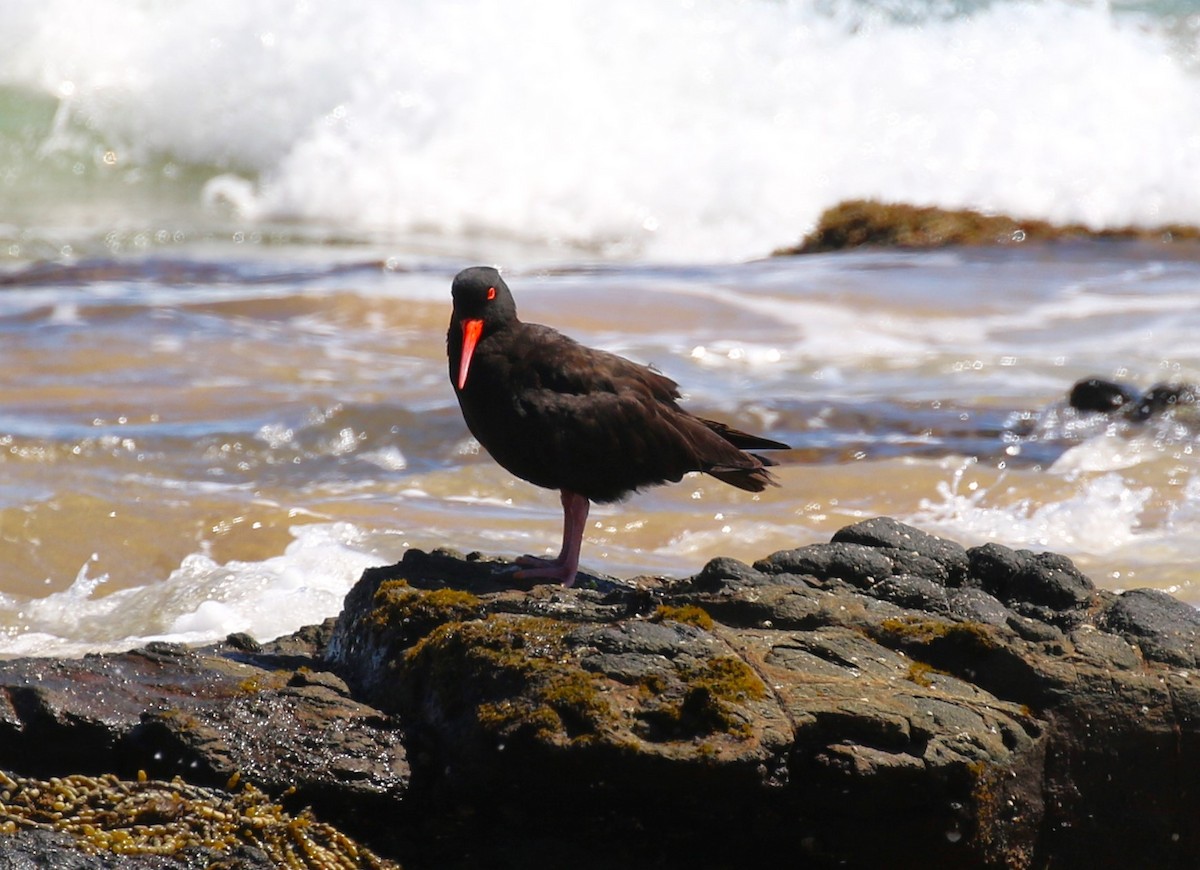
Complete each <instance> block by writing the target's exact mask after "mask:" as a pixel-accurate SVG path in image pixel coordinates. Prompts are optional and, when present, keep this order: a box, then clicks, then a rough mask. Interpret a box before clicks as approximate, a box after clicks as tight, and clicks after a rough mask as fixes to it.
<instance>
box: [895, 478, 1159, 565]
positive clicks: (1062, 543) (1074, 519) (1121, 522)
mask: <svg viewBox="0 0 1200 870" xmlns="http://www.w3.org/2000/svg"><path fill="white" fill-rule="evenodd" d="M969 464H970V463H968V464H967V465H964V466H963V467H961V468H959V469H958V470H957V471H955V473H954V474H953V475H952V477H951V478H950V480H949V481H946V482H943V483H941V484H939V485H938V496H939V499H940V500H938V499H927V500H924V501H923V502H922V504H921V507H920V510H918V511H917V512H916V513H915V514H914V515H913V516H912V517H910V518H908V519H907V521H908V522H911V523H912V524H914V525H917V526H919V527H921V528H923V529H927V530H929V531H933V532H935V533H939V534H944V535H946V536H947V537H949V538H951V539H953V540H958V541H961V542H964V543H969V544H974V543H983V542H985V541H999V542H1001V543H1007V544H1009V545H1010V546H1011V545H1013V542H1021V545H1022V546H1026V547H1033V548H1038V549H1048V550H1053V551H1055V552H1060V553H1065V554H1067V555H1076V554H1079V553H1081V552H1086V553H1091V554H1095V553H1104V552H1112V551H1114V550H1117V549H1120V548H1122V547H1125V546H1128V545H1129V544H1130V543H1131V541H1133V540H1134V539H1135V537H1136V536H1138V535H1139V534H1140V531H1139V528H1138V526H1139V523H1140V521H1141V519H1142V514H1143V511H1144V509H1145V507H1146V505H1147V502H1148V501H1149V500H1150V498H1151V495H1152V490H1151V488H1150V487H1131V486H1130V485H1129V482H1128V481H1126V480H1125V479H1124V478H1122V477H1121V475H1119V474H1116V473H1108V474H1100V475H1093V476H1088V477H1085V478H1081V479H1080V480H1079V485H1078V486H1077V487H1076V488H1074V489H1072V490H1071V492H1070V494H1069V495H1066V496H1064V497H1061V498H1058V499H1055V500H1049V501H1045V502H1035V501H1034V500H1033V499H1032V498H1025V499H1020V500H1019V501H1018V502H1017V503H1016V504H1005V503H1003V502H1002V501H1000V500H997V499H996V496H997V494H1002V493H1003V492H1004V490H1005V489H1006V488H1007V486H1008V484H1007V481H1006V480H1005V479H1004V477H1003V476H1002V477H1001V478H1000V479H999V480H997V481H996V482H995V483H993V484H992V485H991V486H977V485H975V484H973V483H968V482H967V476H966V474H965V472H966V470H967V468H968V467H969Z"/></svg>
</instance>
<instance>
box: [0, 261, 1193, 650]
mask: <svg viewBox="0 0 1200 870" xmlns="http://www.w3.org/2000/svg"><path fill="white" fill-rule="evenodd" d="M235 251H236V254H237V255H235V254H234V252H235ZM373 253H374V252H372V251H370V250H368V249H366V248H361V249H357V250H330V249H328V248H324V247H317V248H313V247H307V246H302V247H296V248H294V249H289V248H275V249H267V248H261V247H260V248H257V249H254V250H253V251H252V252H251V256H245V255H244V254H243V251H242V249H235V248H233V247H232V246H230V247H229V248H227V249H226V250H225V251H224V252H216V255H215V256H214V249H211V248H205V249H203V250H190V249H187V248H184V249H183V250H181V251H179V252H178V255H176V256H172V257H171V258H169V259H168V258H165V257H162V256H154V257H145V258H115V259H108V260H96V261H92V262H87V263H78V262H76V263H63V264H49V263H38V264H31V265H28V266H25V267H23V268H18V269H13V270H10V271H9V272H7V273H6V274H5V276H4V278H3V280H4V283H5V288H4V291H3V293H2V294H0V333H2V334H3V336H4V340H3V342H2V344H0V433H2V434H0V447H2V451H0V464H2V465H3V469H4V475H5V480H6V483H7V486H6V487H5V489H4V493H3V495H0V566H3V567H0V625H2V626H3V641H2V642H0V650H3V651H4V652H7V653H10V654H11V653H18V652H53V651H57V650H62V649H73V648H102V647H109V646H117V647H120V646H124V645H128V644H129V643H130V639H140V638H146V637H153V636H168V637H176V638H181V639H202V638H210V637H214V636H221V635H223V634H225V633H227V632H230V631H239V630H245V631H249V632H251V633H253V634H255V635H258V636H261V637H268V636H272V635H274V634H278V633H280V632H283V631H287V630H290V629H291V628H294V627H296V626H298V625H300V624H303V623H304V622H306V621H307V622H310V621H314V620H319V619H321V618H324V617H325V616H328V615H332V614H334V613H336V612H337V610H338V608H339V605H340V599H341V596H342V595H343V594H344V593H345V592H346V591H347V590H348V588H349V586H350V584H351V583H352V582H353V581H354V579H356V577H357V575H358V573H359V572H361V570H362V569H363V568H364V567H366V566H368V565H371V564H383V563H386V562H390V561H393V560H395V559H397V558H399V557H400V555H402V553H403V551H404V549H405V548H406V547H409V546H416V547H421V548H424V549H429V548H433V547H438V546H452V547H456V548H459V549H463V550H474V549H478V550H481V551H484V552H487V553H494V554H501V555H509V556H512V555H517V554H520V553H523V552H535V553H545V552H550V553H552V552H554V551H555V550H556V547H557V543H558V536H559V532H560V529H559V523H560V513H559V505H558V500H557V498H556V496H555V494H554V493H550V492H546V491H542V490H538V489H536V488H535V487H532V486H530V485H528V484H526V483H524V482H521V481H518V480H514V479H513V478H511V477H510V476H509V475H508V474H506V473H505V472H504V471H503V470H502V469H500V468H499V467H498V466H496V465H495V464H494V463H493V462H492V461H491V460H490V459H489V458H488V457H487V456H486V454H483V453H481V452H480V451H479V448H478V446H477V445H476V444H475V443H474V442H473V441H472V440H471V439H470V438H469V437H468V434H467V432H466V430H465V427H464V425H463V423H462V421H461V418H460V415H459V412H458V409H457V406H456V404H455V401H454V398H453V393H452V390H451V389H450V386H449V382H448V378H447V373H446V362H445V339H444V336H445V324H446V322H447V320H448V315H449V289H448V288H449V281H450V278H451V277H452V275H453V273H454V272H455V271H456V270H457V268H458V267H459V266H460V265H462V264H461V263H450V262H445V261H441V260H436V259H431V258H428V257H426V256H424V255H422V256H411V257H404V256H398V255H396V254H393V255H392V256H391V257H390V258H389V259H383V258H381V257H376V256H373ZM1196 253H1197V252H1196V251H1195V250H1194V249H1190V248H1186V247H1182V246H1169V245H1168V246H1147V245H1144V244H1127V243H1122V244H1112V243H1094V244H1080V245H1073V246H1057V247H1042V248H1026V247H1020V246H1017V247H1013V248H1006V249H996V250H985V251H937V252H929V253H913V252H872V253H847V254H830V255H818V256H811V257H804V258H781V259H776V260H767V261H758V262H751V263H746V264H739V265H726V266H690V267H677V266H657V267H656V266H647V265H639V264H629V265H620V264H608V265H604V266H580V267H570V266H560V267H556V268H554V269H537V268H526V269H522V268H520V267H518V268H515V269H511V270H507V272H506V274H507V277H508V279H509V283H510V285H511V286H512V287H513V290H514V294H515V295H516V298H517V301H518V305H519V308H520V311H521V314H522V316H523V318H524V319H527V320H533V321H540V322H546V323H551V324H553V325H555V326H557V327H558V328H560V329H562V330H563V331H565V332H568V333H569V334H572V335H574V336H575V337H577V338H579V339H581V340H583V341H585V342H587V343H590V344H593V345H596V346H600V347H604V348H607V349H609V350H613V351H616V352H619V353H622V354H624V355H627V356H629V357H631V358H634V359H637V360H640V361H644V362H649V363H653V364H654V365H656V366H657V367H658V368H660V369H661V370H662V371H664V372H666V373H667V374H668V375H670V376H671V377H673V378H675V379H676V380H678V381H679V382H680V383H681V385H683V389H684V390H685V393H686V396H687V406H688V407H689V408H691V409H693V410H695V411H697V412H700V413H703V414H705V415H710V416H713V417H718V418H721V419H726V420H730V421H734V422H736V423H737V424H739V425H742V426H745V427H748V428H749V429H751V430H754V431H759V432H762V433H764V434H766V435H769V436H770V437H773V438H778V439H781V440H784V441H786V442H788V443H789V444H792V445H793V446H794V448H795V449H793V450H792V451H789V452H786V453H781V454H778V458H779V459H780V461H781V467H780V468H779V469H778V472H779V474H778V476H779V479H780V482H781V484H782V486H781V487H780V488H778V489H771V490H768V491H767V492H765V493H763V494H761V495H750V494H747V493H743V492H740V491H738V490H734V489H732V488H729V487H726V486H724V485H722V484H720V483H719V482H717V481H714V480H711V479H708V478H704V477H701V476H692V477H689V478H686V479H685V480H684V481H683V482H682V483H680V484H678V485H674V486H667V487H662V488H657V489H653V490H650V491H647V492H644V493H641V494H637V495H635V496H633V497H632V498H631V499H630V500H629V501H627V502H626V503H623V504H619V505H613V506H601V507H596V508H595V509H594V511H593V515H592V517H591V519H590V521H589V528H588V531H587V534H586V537H585V545H584V553H583V566H584V568H585V569H588V570H592V571H599V572H605V573H612V574H618V575H629V574H634V573H641V572H651V573H655V572H661V573H665V574H668V575H674V576H681V575H686V574H688V573H691V572H694V571H696V570H698V569H699V568H700V567H701V566H702V565H703V564H704V562H705V561H706V560H707V559H709V558H711V557H714V556H717V555H731V556H735V557H737V558H741V559H744V560H747V561H752V560H754V559H756V558H759V557H762V556H764V555H766V554H768V553H770V552H772V551H774V550H777V549H781V548H785V547H793V546H798V545H802V544H807V543H812V542H816V541H822V540H827V539H828V537H829V535H830V534H831V533H832V532H833V531H835V530H836V529H838V528H840V527H841V526H843V525H845V524H847V523H851V522H854V521H856V520H858V519H862V518H865V517H871V516H876V515H880V514H886V515H889V516H895V517H898V518H899V519H902V520H905V521H907V522H912V523H915V524H917V525H919V526H921V527H922V528H926V529H928V530H930V531H933V532H937V533H941V534H945V535H947V536H949V537H952V538H954V539H956V540H959V541H961V542H962V543H964V544H968V545H970V544H976V543H981V542H984V541H989V540H995V541H999V542H1001V543H1005V544H1008V545H1010V546H1018V547H1030V548H1032V549H1053V550H1056V551H1059V552H1064V553H1066V554H1068V555H1070V556H1071V557H1072V558H1074V559H1075V560H1076V561H1077V562H1078V563H1079V564H1080V566H1081V567H1082V568H1083V569H1084V570H1085V571H1087V572H1088V573H1089V574H1090V575H1091V576H1092V577H1093V579H1094V580H1096V582H1097V583H1098V584H1100V585H1103V586H1105V587H1107V588H1112V589H1120V588H1128V587H1131V586H1154V587H1158V588H1165V589H1170V590H1172V591H1174V592H1176V593H1178V594H1179V595H1180V596H1181V597H1183V598H1184V599H1185V600H1188V601H1193V602H1197V601H1200V594H1198V592H1197V587H1196V585H1195V584H1194V582H1193V571H1194V569H1193V565H1194V564H1195V561H1196V557H1197V552H1196V550H1197V544H1196V541H1197V540H1200V535H1197V524H1198V523H1200V509H1198V508H1197V505H1198V504H1200V501H1198V500H1197V495H1198V493H1200V489H1198V487H1200V484H1198V483H1197V477H1196V474H1195V472H1196V468H1197V463H1196V458H1195V451H1194V448H1195V440H1196V432H1195V430H1194V428H1192V426H1191V425H1190V424H1191V423H1192V422H1194V421H1191V420H1190V419H1188V418H1186V417H1184V416H1180V415H1171V416H1168V417H1167V418H1164V419H1162V420H1157V421H1151V422H1150V423H1147V424H1142V425H1136V424H1131V423H1111V424H1108V423H1105V422H1104V421H1103V420H1101V419H1100V418H1098V417H1096V416H1093V415H1082V416H1080V415H1076V414H1075V413H1074V412H1073V411H1071V410H1070V409H1067V408H1066V407H1065V403H1064V401H1063V400H1064V398H1065V396H1066V393H1067V391H1068V390H1069V388H1070V386H1071V384H1072V383H1073V382H1074V381H1075V380H1077V379H1079V378H1081V377H1085V376H1088V375H1102V376H1106V377H1119V378H1122V379H1125V380H1127V381H1131V382H1133V383H1135V384H1137V385H1139V386H1141V387H1143V388H1144V387H1147V386H1149V385H1150V383H1151V382H1152V381H1159V380H1165V379H1169V378H1178V379H1183V380H1189V379H1191V380H1195V379H1196V378H1195V373H1197V372H1198V371H1200V359H1198V358H1197V351H1196V348H1195V345H1194V342H1193V339H1192V336H1194V335H1195V334H1196V330H1197V329H1198V328H1200V301H1198V300H1197V298H1196V296H1195V294H1194V292H1193V291H1192V288H1193V287H1194V286H1195V284H1196V281H1197V280H1198V279H1200V257H1198V256H1196ZM1180 414H1182V411H1181V412H1180Z"/></svg>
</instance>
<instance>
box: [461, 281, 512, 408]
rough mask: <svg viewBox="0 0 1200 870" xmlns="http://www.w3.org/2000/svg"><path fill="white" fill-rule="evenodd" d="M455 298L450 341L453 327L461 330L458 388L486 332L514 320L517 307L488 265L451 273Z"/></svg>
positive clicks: (507, 290) (510, 294)
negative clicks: (452, 274) (476, 347)
mask: <svg viewBox="0 0 1200 870" xmlns="http://www.w3.org/2000/svg"><path fill="white" fill-rule="evenodd" d="M450 295H451V297H453V299H454V314H453V315H452V316H451V319H450V331H451V341H453V340H454V339H455V338H456V337H457V336H456V335H455V326H456V325H457V326H458V328H459V330H461V340H462V345H461V353H460V357H459V364H458V378H457V380H456V381H455V383H456V384H457V386H458V389H460V390H461V389H463V388H464V387H465V386H466V385H467V373H468V371H469V369H470V367H471V357H472V355H473V354H474V353H475V345H476V344H477V343H478V342H479V339H480V338H481V337H482V336H483V335H484V333H485V332H492V331H494V330H496V329H498V328H502V327H504V326H506V325H508V324H510V323H514V322H515V321H516V319H517V306H516V303H515V302H513V298H512V293H511V292H509V289H508V285H507V284H505V283H504V279H503V278H501V277H500V273H499V272H497V271H496V270H495V269H493V268H492V267H491V266H472V267H471V268H469V269H463V270H462V271H461V272H459V273H458V274H457V275H455V276H454V284H453V285H452V286H451V288H450Z"/></svg>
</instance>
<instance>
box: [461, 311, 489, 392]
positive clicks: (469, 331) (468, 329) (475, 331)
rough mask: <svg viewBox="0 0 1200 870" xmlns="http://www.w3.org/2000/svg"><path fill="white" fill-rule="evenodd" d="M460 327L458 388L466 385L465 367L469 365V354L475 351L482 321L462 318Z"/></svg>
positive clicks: (481, 329) (467, 367)
mask: <svg viewBox="0 0 1200 870" xmlns="http://www.w3.org/2000/svg"><path fill="white" fill-rule="evenodd" d="M462 328H463V343H462V357H461V358H460V359H459V361H458V388H459V389H460V390H461V389H462V388H463V387H465V386H466V385H467V369H469V368H470V367H471V356H472V354H474V353H475V344H476V343H477V342H478V341H479V336H480V334H481V333H482V332H483V321H482V320H464V321H463V322H462Z"/></svg>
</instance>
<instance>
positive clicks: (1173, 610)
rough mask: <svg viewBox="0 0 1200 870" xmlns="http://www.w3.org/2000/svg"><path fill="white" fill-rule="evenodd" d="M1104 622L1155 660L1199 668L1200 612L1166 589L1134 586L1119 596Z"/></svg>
mask: <svg viewBox="0 0 1200 870" xmlns="http://www.w3.org/2000/svg"><path fill="white" fill-rule="evenodd" d="M1103 625H1104V626H1105V627H1106V628H1108V629H1109V630H1110V631H1112V632H1114V633H1116V634H1118V635H1120V636H1121V637H1123V638H1124V639H1125V640H1127V641H1128V642H1129V643H1131V644H1135V645H1137V646H1138V647H1139V648H1140V649H1141V651H1142V653H1143V655H1145V656H1146V657H1147V658H1150V659H1154V660H1155V661H1160V662H1165V663H1166V664H1169V665H1179V666H1180V667H1184V668H1194V667H1196V661H1197V659H1196V656H1197V653H1198V652H1200V647H1198V646H1197V643H1198V641H1200V613H1197V611H1196V609H1195V608H1194V607H1189V606H1188V605H1186V604H1184V603H1183V602H1181V601H1179V600H1178V599H1176V598H1172V597H1171V596H1170V595H1168V594H1167V593H1166V592H1161V591H1159V590H1157V589H1131V590H1129V591H1128V592H1126V593H1125V594H1123V595H1121V596H1120V597H1119V598H1117V600H1116V601H1114V602H1113V604H1112V606H1111V607H1110V608H1109V609H1108V612H1107V613H1106V614H1105V615H1104V619H1103Z"/></svg>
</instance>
